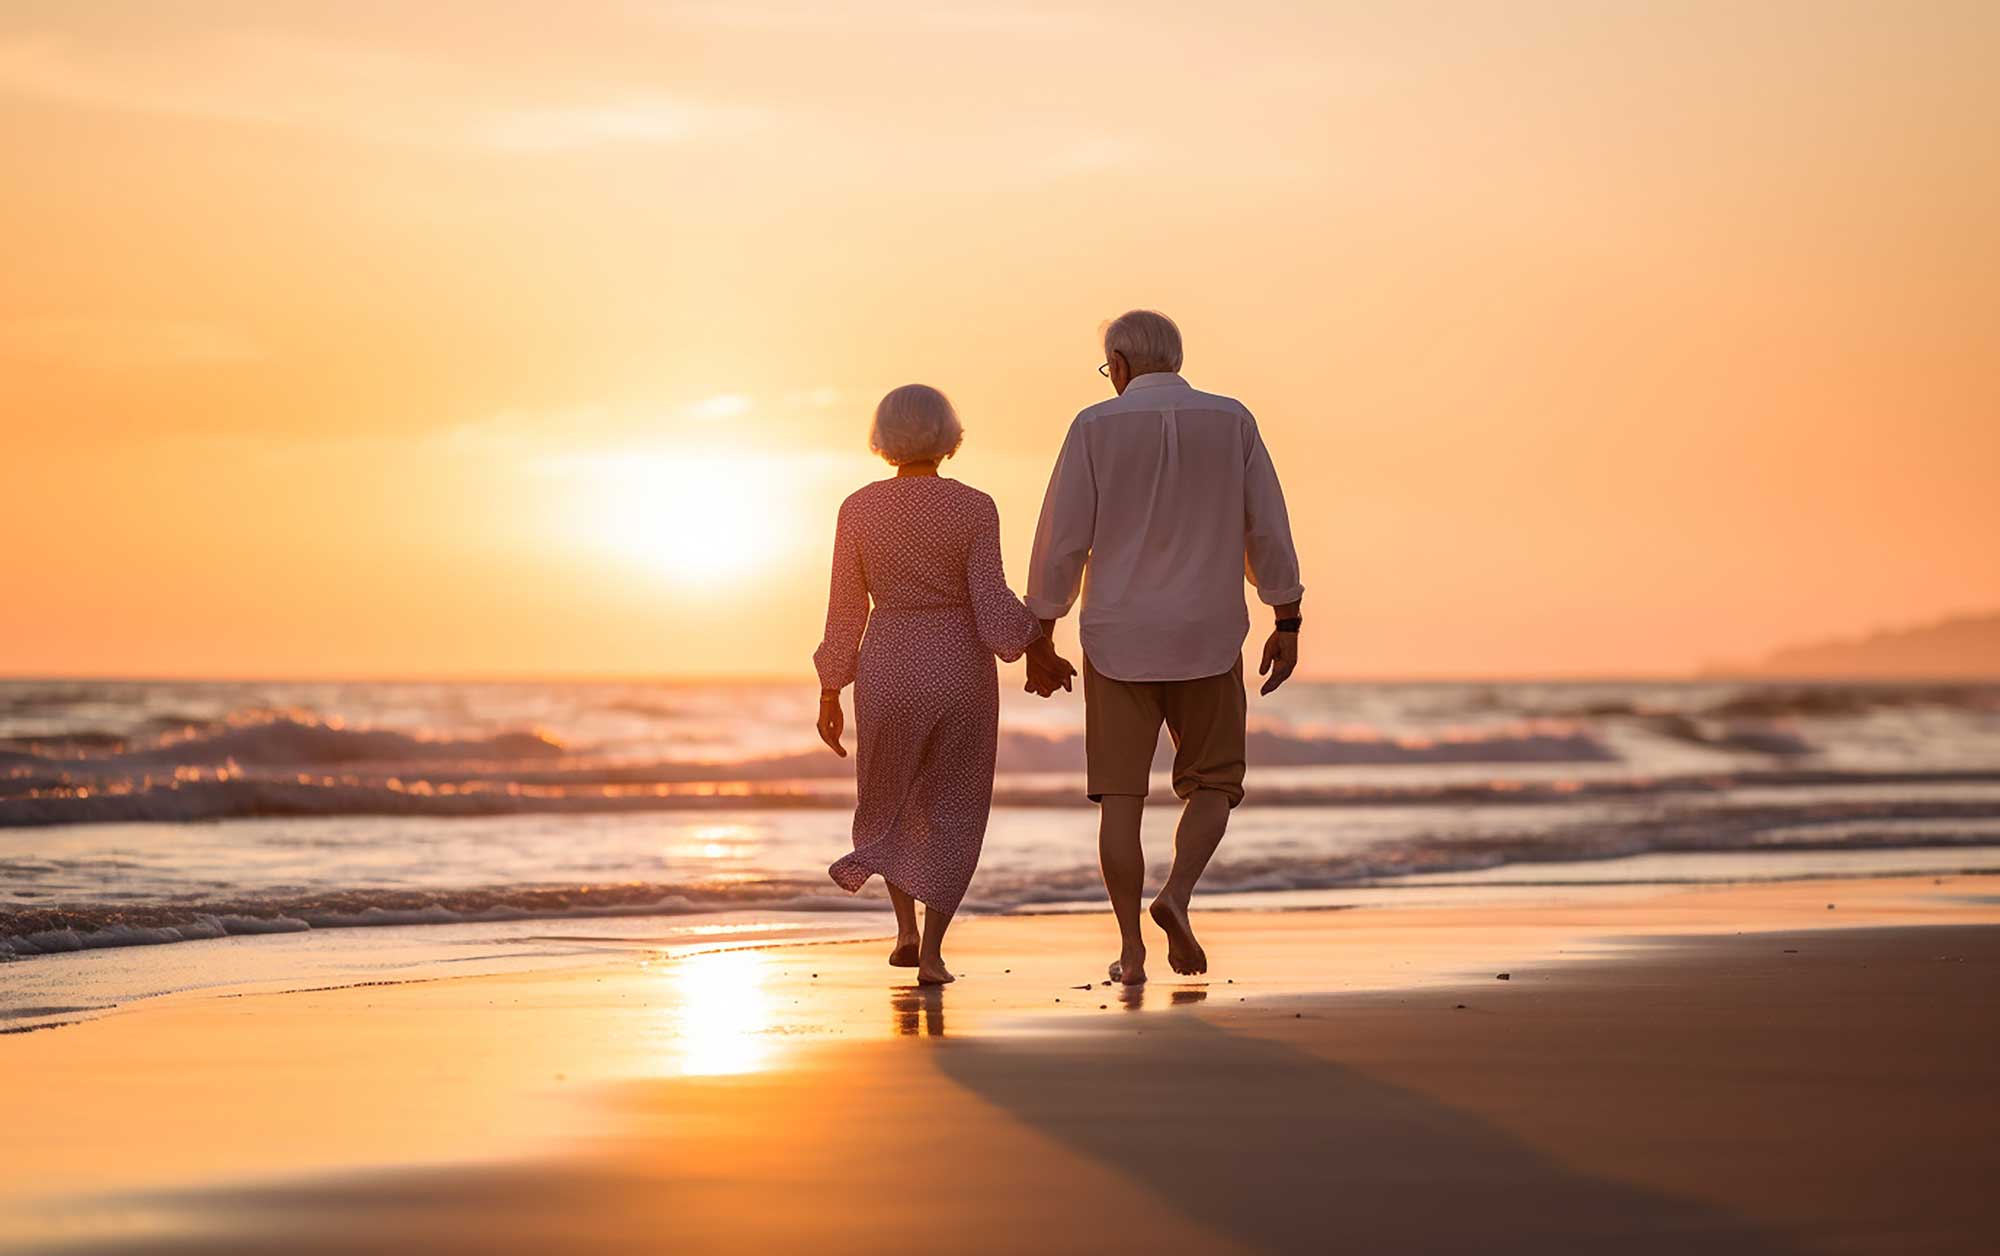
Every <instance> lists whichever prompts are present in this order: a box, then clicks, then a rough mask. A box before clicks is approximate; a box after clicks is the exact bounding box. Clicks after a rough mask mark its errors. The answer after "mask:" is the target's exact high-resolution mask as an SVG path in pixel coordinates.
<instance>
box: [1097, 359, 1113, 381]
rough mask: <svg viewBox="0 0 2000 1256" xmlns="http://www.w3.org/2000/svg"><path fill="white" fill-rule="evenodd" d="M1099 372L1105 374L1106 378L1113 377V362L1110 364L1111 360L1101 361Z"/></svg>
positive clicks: (1098, 365)
mask: <svg viewBox="0 0 2000 1256" xmlns="http://www.w3.org/2000/svg"><path fill="white" fill-rule="evenodd" d="M1097 373H1098V374H1099V375H1102V376H1103V377H1104V378H1106V379H1110V378H1111V364H1110V363H1109V362H1099V363H1098V364H1097Z"/></svg>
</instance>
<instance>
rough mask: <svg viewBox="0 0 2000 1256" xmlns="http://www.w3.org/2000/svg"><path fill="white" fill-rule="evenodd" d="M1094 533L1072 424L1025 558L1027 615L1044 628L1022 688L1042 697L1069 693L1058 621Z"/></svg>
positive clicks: (1080, 438)
mask: <svg viewBox="0 0 2000 1256" xmlns="http://www.w3.org/2000/svg"><path fill="white" fill-rule="evenodd" d="M1096 528H1097V481H1096V480H1095V478H1094V477H1093V476H1092V473H1091V466H1090V447H1089V445H1088V444H1086V443H1085V441H1084V434H1083V424H1082V423H1081V422H1075V423H1072V424H1070V429H1069V435H1068V436H1067V437H1065V438H1064V440H1063V447H1062V452H1061V453H1060V454H1058V455H1057V456H1056V466H1055V470H1054V471H1052V472H1051V473H1050V474H1049V487H1048V491H1047V492H1046V493H1045V494H1043V496H1042V514H1041V518H1040V519H1039V520H1038V521H1037V522H1036V524H1035V547H1034V549H1033V551H1032V552H1030V554H1029V555H1028V596H1027V597H1026V598H1024V599H1023V600H1024V601H1025V602H1027V604H1028V610H1029V612H1030V613H1031V614H1033V615H1034V616H1035V617H1036V618H1037V619H1039V620H1040V621H1041V624H1042V636H1041V640H1040V641H1038V642H1036V644H1035V645H1034V646H1031V647H1030V648H1029V652H1028V669H1027V670H1028V677H1027V684H1026V686H1025V688H1026V689H1027V690H1028V692H1030V693H1035V694H1040V695H1041V696H1042V697H1044V698H1046V697H1048V696H1049V695H1050V694H1052V693H1054V692H1055V691H1056V690H1057V689H1058V688H1060V689H1063V690H1066V691H1067V690H1069V689H1070V688H1071V687H1072V678H1073V677H1074V676H1075V675H1076V668H1075V667H1074V666H1072V665H1071V663H1070V662H1069V660H1068V659H1065V658H1063V657H1062V656H1061V655H1060V654H1057V653H1056V648H1055V634H1056V621H1057V620H1058V619H1061V618H1062V617H1063V616H1064V615H1067V614H1068V613H1069V608H1070V607H1071V606H1073V605H1075V603H1076V595H1077V593H1078V591H1079V590H1081V589H1082V587H1083V568H1084V565H1085V564H1086V563H1088V562H1089V561H1090V544H1091V540H1092V538H1093V536H1094V535H1095V532H1096Z"/></svg>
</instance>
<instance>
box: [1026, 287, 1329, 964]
mask: <svg viewBox="0 0 2000 1256" xmlns="http://www.w3.org/2000/svg"><path fill="white" fill-rule="evenodd" d="M1180 368H1181V334H1180V329H1179V328H1178V327H1176V326H1174V322H1173V320H1172V319H1170V318H1168V317H1167V316H1166V315H1164V314H1161V313H1158V312H1156V311H1153V310H1133V311H1132V312H1130V313H1128V314H1124V315H1121V316H1119V317H1118V318H1115V319H1113V320H1112V321H1111V322H1109V323H1107V324H1106V325H1105V327H1104V365H1103V366H1101V367H1099V368H1098V370H1099V371H1100V372H1102V373H1103V374H1105V375H1107V376H1108V377H1109V378H1110V380H1111V385H1112V387H1113V388H1115V389H1117V390H1118V395H1117V396H1116V397H1115V398H1113V399H1112V400H1110V401H1104V402H1100V403H1098V404H1097V405H1094V406H1091V407H1090V408H1089V409H1087V410H1085V411H1083V412H1082V413H1081V414H1079V415H1077V416H1076V420H1075V422H1073V423H1071V424H1070V429H1069V436H1068V439H1066V440H1065V441H1064V442H1063V448H1062V454H1061V456H1060V457H1059V458H1057V460H1056V468H1055V473H1054V475H1053V476H1052V477H1051V478H1050V480H1049V489H1048V495H1047V496H1046V498H1045V499H1044V500H1043V502H1042V517H1041V523H1040V525H1039V526H1038V527H1037V529H1036V531H1035V549H1034V554H1033V557H1032V558H1031V559H1030V561H1029V565H1028V597H1027V604H1028V609H1029V610H1031V611H1032V612H1034V614H1035V615H1036V616H1037V617H1039V618H1040V619H1041V621H1042V632H1043V634H1044V636H1047V635H1049V634H1050V633H1052V632H1053V630H1054V626H1055V621H1056V620H1058V619H1060V618H1062V617H1063V616H1064V615H1066V614H1068V613H1069V608H1070V606H1071V605H1072V604H1073V603H1074V602H1075V601H1076V598H1077V593H1078V591H1079V589H1083V623H1082V637H1083V654H1084V671H1083V695H1084V730H1085V731H1084V753H1085V756H1086V759H1087V773H1088V777H1089V793H1090V798H1091V801H1093V802H1096V803H1097V804H1099V814H1098V822H1099V830H1098V854H1099V858H1100V860H1101V862H1102V865H1103V869H1104V888H1105V890H1106V892H1107V893H1109V894H1110V896H1111V908H1112V911H1113V912H1114V913H1115V914H1116V915H1117V917H1118V930H1119V933H1120V934H1121V935H1122V938H1123V945H1122V949H1121V950H1120V952H1119V956H1118V962H1117V963H1115V964H1113V965H1111V977H1112V979H1113V980H1114V981H1121V982H1124V983H1125V984H1127V985H1136V984H1138V983H1139V982H1142V981H1144V980H1145V979H1146V943H1145V939H1144V937H1143V936H1142V935H1141V933H1140V931H1139V898H1140V893H1141V891H1142V890H1143V888H1144V885H1145V877H1146V857H1145V852H1144V850H1143V849H1142V848H1141V846H1140V842H1139V821H1140V817H1141V815H1142V814H1143V812H1144V808H1145V804H1146V792H1147V784H1148V778H1149V777H1150V775H1151V772H1152V762H1153V751H1154V748H1155V747H1156V746H1157V745H1158V744H1159V740H1160V725H1161V723H1163V722H1164V723H1165V724H1166V726H1167V731H1168V732H1169V733H1170V734H1171V735H1172V737H1173V743H1174V767H1173V787H1174V793H1176V794H1177V795H1179V796H1180V797H1181V798H1182V799H1183V805H1182V807H1181V820H1180V827H1179V828H1178V829H1177V830H1176V831H1175V834H1174V862H1173V870H1172V872H1171V873H1170V874H1169V875H1168V877H1167V882H1166V885H1165V886H1163V887H1162V888H1161V890H1160V893H1159V896H1158V897H1156V898H1155V899H1154V900H1153V903H1152V907H1151V909H1150V911H1151V914H1152V917H1153V920H1154V922H1155V923H1157V924H1158V925H1159V926H1160V928H1161V929H1162V930H1164V931H1165V933H1166V935H1167V962H1168V963H1169V964H1170V965H1171V966H1172V967H1173V970H1174V971H1175V972H1177V973H1201V972H1206V971H1208V956H1207V955H1206V953H1204V952H1203V950H1202V947H1201V944H1200V942H1198V941H1197V940H1196V939H1195V935H1194V930H1193V929H1192V928H1191V927H1190V925H1189V923H1188V901H1189V899H1190V898H1191V897H1192V896H1193V894H1194V887H1195V883H1196V882H1197V881H1199V880H1200V879H1201V874H1202V870H1203V869H1204V868H1206V867H1207V866H1208V861H1209V857H1210V856H1212V855H1213V854H1214V853H1215V848H1216V846H1217V845H1218V844H1219V843H1220V842H1221V841H1222V834H1223V830H1224V829H1225V828H1227V827H1228V824H1229V812H1230V809H1231V808H1232V807H1234V806H1235V805H1236V804H1237V803H1238V802H1240V801H1242V799H1243V766H1244V764H1243V760H1244V714H1245V712H1244V706H1245V703H1244V695H1243V641H1244V637H1245V636H1246V634H1247V633H1248V632H1249V627H1250V621H1249V614H1248V611H1247V610H1246V609H1245V606H1244V598H1243V580H1244V576H1245V575H1246V574H1247V575H1248V576H1249V579H1250V582H1251V583H1253V584H1255V585H1256V586H1257V593H1258V596H1259V597H1260V598H1261V599H1262V600H1263V601H1264V602H1265V603H1266V604H1268V605H1270V606H1272V607H1275V608H1276V624H1275V627H1274V630H1273V631H1272V633H1271V636H1270V638H1269V639H1268V640H1267V641H1265V643H1264V654H1263V661H1262V662H1261V663H1260V664H1259V665H1258V669H1257V671H1258V674H1259V675H1263V676H1268V679H1267V680H1266V681H1265V682H1264V686H1263V689H1262V692H1263V693H1267V694H1268V693H1270V692H1272V691H1273V690H1275V689H1276V688H1277V687H1278V686H1279V685H1282V684H1284V683H1285V679H1286V677H1288V676H1290V675H1291V674H1292V669H1293V668H1294V667H1296V666H1297V665H1298V653H1299V646H1298V641H1299V637H1298V633H1299V622H1300V620H1299V600H1300V598H1301V597H1302V596H1303V595H1304V592H1305V590H1304V587H1303V586H1302V585H1301V584H1300V583H1299V559H1298V554H1297V553H1296V551H1295V550H1294V549H1293V547H1292V529H1291V523H1290V521H1289V520H1288V519H1287V518H1286V517H1285V498H1284V494H1283V493H1282V492H1281V491H1280V489H1279V487H1278V473H1277V471H1276V470H1275V469H1274V468H1273V467H1272V465H1271V455H1270V454H1269V453H1268V452H1267V451H1266V450H1265V448H1264V442H1263V439H1262V438H1261V437H1260V436H1259V435H1258V433H1257V421H1256V420H1255V419H1254V418H1252V417H1251V414H1250V411H1249V410H1248V409H1246V408H1245V407H1244V406H1243V404H1242V403H1241V402H1238V401H1235V400H1232V399H1231V398H1228V397H1221V396H1217V395H1215V394H1214V393H1205V392H1200V391H1197V390H1196V389H1194V388H1192V387H1190V386H1189V385H1188V382H1187V381H1186V380H1184V379H1182V378H1181V377H1180V375H1179V373H1178V372H1179V371H1180ZM1086 566H1088V568H1089V571H1090V579H1089V583H1088V587H1087V588H1085V586H1084V569H1085V567H1086ZM1028 687H1029V688H1030V689H1032V690H1034V691H1036V692H1038V693H1042V694H1044V695H1046V694H1048V693H1049V692H1052V691H1053V690H1054V689H1055V688H1058V687H1060V688H1068V682H1067V678H1066V677H1063V676H1060V675H1057V674H1055V673H1053V672H1049V673H1044V672H1043V670H1042V669H1041V668H1039V667H1037V666H1036V664H1035V663H1034V662H1033V661H1032V660H1031V661H1030V663H1029V675H1028Z"/></svg>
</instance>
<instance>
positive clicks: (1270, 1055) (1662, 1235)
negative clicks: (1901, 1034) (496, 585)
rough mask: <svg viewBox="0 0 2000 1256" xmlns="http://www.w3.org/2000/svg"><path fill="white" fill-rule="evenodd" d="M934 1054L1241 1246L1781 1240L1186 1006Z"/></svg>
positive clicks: (1675, 1248) (1763, 1246)
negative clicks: (1134, 1021) (1570, 1161)
mask: <svg viewBox="0 0 2000 1256" xmlns="http://www.w3.org/2000/svg"><path fill="white" fill-rule="evenodd" d="M1176 994H1178V992H1176ZM1172 1001H1173V1002H1174V1003H1182V1002H1187V1001H1192V1000H1182V999H1181V998H1179V997H1175V998H1174V999H1173V1000H1172ZM935 1063H936V1065H937V1067H938V1068H939V1069H940V1070H942V1071H943V1072H944V1073H945V1074H946V1075H947V1076H949V1077H951V1078H952V1079H953V1080H954V1081H956V1082H957V1083H958V1084H959V1085H961V1086H963V1087H965V1088H966V1089H968V1090H970V1091H972V1092H973V1093H975V1094H977V1095H978V1096H979V1097H980V1098H982V1099H985V1100H986V1101H988V1102H990V1103H993V1104H995V1105H997V1106H999V1107H1000V1108H1002V1109H1004V1110H1005V1111H1007V1112H1008V1113H1009V1114H1010V1115H1012V1116H1014V1117H1015V1118H1017V1119H1019V1120H1020V1121H1022V1122H1023V1123H1025V1124H1027V1125H1028V1126H1029V1127H1031V1128H1033V1129H1034V1130H1036V1131H1038V1132H1040V1133H1042V1134H1045V1135H1047V1136H1049V1137H1052V1138H1055V1139H1057V1140H1059V1141H1061V1142H1062V1143H1064V1144H1066V1145H1067V1146H1069V1147H1071V1148H1073V1149H1075V1150H1077V1151H1080V1152H1083V1153H1084V1154H1086V1155H1088V1156H1090V1157H1092V1158H1093V1159H1095V1160H1097V1161H1099V1162H1101V1163H1102V1164H1104V1165H1106V1166H1108V1167H1110V1168H1112V1169H1114V1170H1116V1171H1118V1172H1119V1173H1121V1174H1123V1175H1124V1176H1125V1177H1127V1178H1128V1179H1130V1180H1131V1181H1133V1182H1134V1183H1136V1184H1138V1185H1140V1186H1142V1187H1144V1188H1146V1189H1147V1190H1149V1191H1150V1192H1151V1193H1152V1194H1153V1195H1154V1196H1156V1197H1157V1198H1158V1199H1159V1201H1160V1202H1161V1203H1162V1204H1163V1205H1164V1206H1166V1207H1169V1208H1172V1209H1175V1210H1177V1211H1179V1212H1180V1213H1181V1214H1183V1215H1184V1216H1186V1217H1187V1218H1188V1219H1189V1220H1191V1221H1194V1222H1197V1223H1199V1224H1201V1225H1203V1226H1206V1227H1208V1228H1210V1229H1211V1230H1213V1231H1215V1232H1218V1233H1220V1234H1224V1235H1227V1236H1228V1237H1229V1238H1230V1239H1232V1240H1234V1241H1236V1242H1238V1243H1241V1244H1244V1245H1247V1246H1249V1247H1252V1248H1258V1249H1263V1250H1271V1251H1288V1252H1290V1251H1298V1252H1304V1251H1312V1252H1327V1251H1353V1252H1413V1251H1421V1252H1475V1251H1476V1252H1521V1253H1547V1252H1559V1251H1563V1252H1575V1251H1592V1252H1596V1251H1602V1252H1612V1251H1615V1252H1619V1253H1625V1254H1631V1253H1654V1252H1657V1253H1685V1252H1689V1251H1696V1250H1699V1251H1702V1252H1705V1253H1775V1252H1786V1251H1791V1250H1793V1249H1792V1248H1789V1247H1787V1246H1785V1245H1783V1244H1781V1243H1779V1242H1778V1241H1776V1240H1775V1239H1773V1238H1772V1237H1770V1236H1768V1235H1765V1234H1762V1233H1759V1232H1757V1231H1756V1230H1754V1229H1753V1228H1752V1227H1750V1226H1749V1225H1748V1224H1747V1223H1745V1222H1743V1221H1742V1220H1740V1219H1738V1218H1735V1217H1733V1216H1731V1215H1729V1214H1726V1213H1723V1212H1719V1211H1717V1210H1715V1209H1713V1208H1711V1207H1708V1206H1706V1205H1702V1204H1696V1203H1690V1202H1685V1201H1681V1200H1677V1199H1673V1198H1670V1197H1667V1196H1664V1195H1660V1194H1657V1193H1652V1192H1648V1191H1645V1190H1642V1189H1639V1188H1636V1187H1633V1186H1629V1185H1625V1184H1622V1183H1619V1182H1615V1181H1610V1180H1607V1179H1604V1178H1598V1177H1592V1176H1590V1175H1589V1174H1588V1173H1586V1172H1584V1171H1581V1170H1579V1169H1577V1168H1574V1167H1572V1166H1569V1165H1565V1164H1562V1163H1560V1162H1558V1161H1557V1160H1555V1159H1553V1158H1552V1157H1550V1156H1548V1155H1547V1154H1545V1153H1542V1152H1540V1151H1538V1150H1536V1149H1535V1148H1533V1147H1531V1146H1529V1145H1528V1144H1526V1143H1524V1142H1522V1141H1521V1140H1520V1139H1518V1138H1516V1137H1515V1136H1513V1135H1511V1134H1509V1133H1507V1132H1506V1131H1504V1130H1502V1129H1500V1128H1497V1127H1495V1126H1493V1125H1491V1124H1488V1123H1486V1122H1484V1121H1481V1120H1479V1119H1477V1118H1475V1117H1472V1116H1469V1115H1467V1114H1465V1113H1462V1112H1459V1111H1455V1110H1453V1109H1451V1108H1449V1107H1445V1106H1443V1105H1441V1104H1439V1103H1437V1102H1436V1101H1434V1100H1431V1099H1427V1098H1425V1097H1423V1096H1421V1095H1417V1094H1414V1093H1411V1092H1409V1091H1406V1090H1403V1089H1400V1088H1397V1087H1393V1086H1389V1085H1385V1084H1383V1083H1381V1082H1379V1081H1375V1080H1372V1079H1370V1078H1368V1077H1366V1076H1363V1075H1362V1074H1360V1073H1357V1072H1355V1071H1353V1070H1350V1069H1348V1068H1345V1067H1342V1066H1341V1065H1339V1064H1336V1063H1332V1062H1329V1061H1327V1060H1325V1059H1322V1058H1319V1057H1316V1056H1314V1055H1311V1054H1308V1053H1306V1052H1304V1051H1301V1050H1298V1049H1296V1048H1294V1047H1290V1046H1287V1045H1285V1044H1283V1043H1279V1042H1273V1041H1270V1040H1267V1039H1260V1038H1255V1037H1250V1036H1246V1035H1242V1034H1236V1033H1231V1032H1229V1031H1227V1030H1223V1029H1219V1028H1216V1027H1215V1026H1213V1025H1211V1024H1209V1023H1208V1022H1206V1021H1204V1020H1202V1019H1200V1018H1199V1017H1198V1016H1195V1015H1188V1014H1175V1015H1166V1016H1149V1017H1147V1018H1145V1025H1144V1027H1143V1031H1142V1032H1132V1031H1129V1030H1128V1031H1125V1032H1121V1033H1116V1034H1097V1033H1090V1034H1077V1035H1062V1036H1049V1037H1037V1038H1011V1039H992V1040H976V1041H973V1040H969V1041H963V1042H959V1043H956V1044H954V1045H953V1046H952V1047H951V1049H949V1050H945V1051H940V1052H938V1053H937V1054H936V1056H935Z"/></svg>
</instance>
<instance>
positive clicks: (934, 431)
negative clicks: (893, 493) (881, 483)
mask: <svg viewBox="0 0 2000 1256" xmlns="http://www.w3.org/2000/svg"><path fill="white" fill-rule="evenodd" d="M964 439H965V429H964V428H963V427H961V426H960V425H959V422H958V411H956V410H954V409H952V408H951V399H950V398H949V397H947V396H945V395H944V394H943V393H941V392H939V391H938V390H937V389H935V388H932V387H931V386H930V385H929V384H905V385H903V386H902V387H901V388H898V389H895V390H893V391H891V392H890V393H889V395H888V396H886V397H884V398H882V401H881V404H879V405H877V406H876V407H875V422H874V423H873V424H871V425H870V426H869V428H868V448H870V449H872V450H874V451H875V452H876V453H878V454H881V455H882V457H883V458H885V459H887V460H888V461H889V462H891V463H893V464H894V465H896V466H899V467H900V466H902V465H903V464H904V463H906V462H930V461H932V460H933V459H936V460H939V461H942V460H943V459H946V458H949V457H951V456H952V455H953V454H955V453H957V452H958V444H959V442H960V441H962V440H964Z"/></svg>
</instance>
